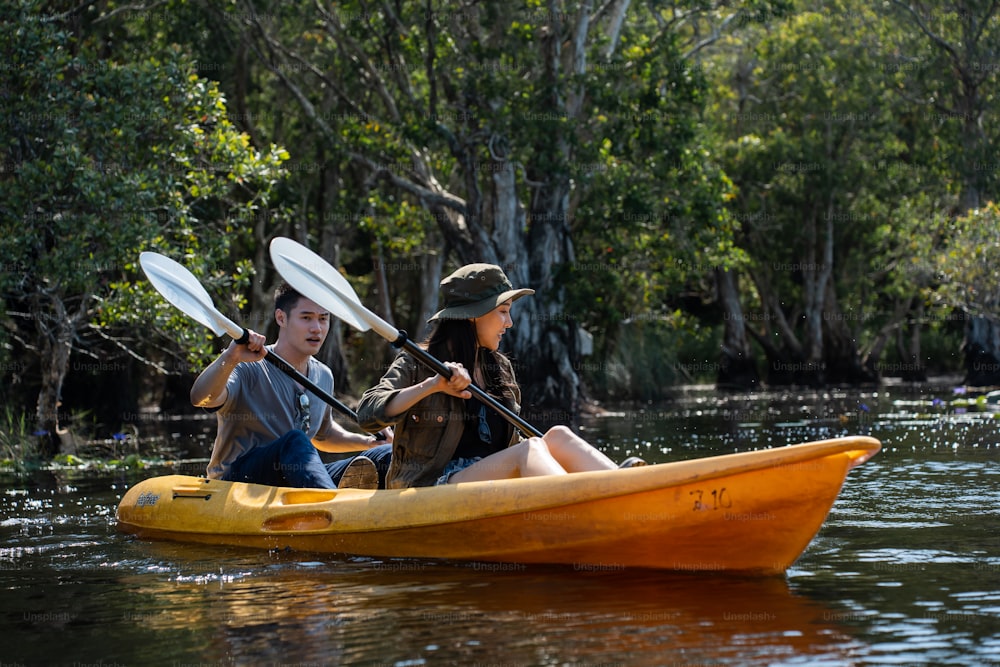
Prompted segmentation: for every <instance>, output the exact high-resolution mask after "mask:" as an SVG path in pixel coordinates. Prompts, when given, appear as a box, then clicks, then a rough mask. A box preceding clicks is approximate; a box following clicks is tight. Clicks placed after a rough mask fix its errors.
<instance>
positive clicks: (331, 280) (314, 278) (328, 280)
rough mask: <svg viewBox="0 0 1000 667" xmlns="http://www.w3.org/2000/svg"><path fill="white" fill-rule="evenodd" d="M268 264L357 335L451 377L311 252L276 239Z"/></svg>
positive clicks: (488, 399)
mask: <svg viewBox="0 0 1000 667" xmlns="http://www.w3.org/2000/svg"><path fill="white" fill-rule="evenodd" d="M271 261H272V262H274V266H275V268H277V269H278V273H280V274H281V277H282V278H284V279H285V280H286V281H288V284H289V285H291V286H292V287H294V288H295V289H296V290H297V291H298V292H299V293H300V294H302V295H303V296H305V297H306V298H308V299H312V300H313V301H315V302H316V303H317V304H319V305H321V306H322V307H323V308H326V309H327V310H329V311H330V312H331V313H332V314H333V315H334V316H336V317H337V318H338V319H341V320H343V321H344V322H347V323H348V324H350V325H351V326H352V327H354V328H355V329H357V330H358V331H368V330H369V329H374V330H375V332H376V333H377V334H378V335H380V336H382V338H385V339H386V340H387V341H389V342H390V343H392V345H393V347H397V348H398V347H402V348H403V349H404V350H406V351H407V352H409V353H410V354H412V355H413V356H414V357H416V358H417V360H418V361H420V362H421V363H422V364H424V365H425V366H427V367H428V368H430V369H431V370H433V371H434V372H436V373H439V374H440V375H441V376H442V377H446V378H450V377H451V369H450V368H448V367H447V366H445V365H444V364H443V363H442V362H440V361H438V360H437V359H435V358H434V357H433V356H432V355H431V354H430V353H429V352H428V351H427V350H425V349H424V348H422V347H420V346H419V345H417V344H416V343H414V342H413V341H412V340H410V338H409V337H408V336H407V334H406V332H405V331H403V330H402V329H397V328H395V327H394V326H392V325H391V324H389V323H388V322H386V321H385V320H383V319H382V318H380V317H379V316H378V315H376V314H375V313H373V312H371V311H370V310H368V309H367V308H365V307H364V306H363V305H361V300H360V299H359V298H358V295H357V293H356V292H355V291H354V288H352V287H351V284H350V283H349V282H347V279H346V278H344V276H342V275H340V272H339V271H337V270H336V269H335V268H333V267H332V266H330V265H329V264H328V263H327V262H326V260H324V259H323V258H322V257H320V256H319V255H317V254H316V253H314V252H313V251H312V250H309V249H308V248H306V247H305V246H304V245H302V244H300V243H297V242H295V241H293V240H291V239H288V238H282V237H278V238H275V239H274V240H272V241H271ZM469 391H470V392H472V394H473V395H474V396H475V397H476V398H478V399H479V400H480V401H482V402H483V403H485V404H486V405H488V406H490V407H491V408H493V409H494V410H496V411H497V412H498V413H500V415H501V416H502V417H503V418H504V419H506V420H507V421H508V422H510V423H511V424H513V425H514V426H516V427H517V428H519V429H521V431H522V432H523V433H527V434H530V435H534V436H541V435H542V432H541V431H539V430H538V429H537V428H535V427H534V426H532V425H531V424H529V423H528V422H526V421H524V420H523V419H521V417H520V416H518V414H517V413H515V412H513V411H512V410H510V408H508V407H507V406H505V405H503V404H502V403H500V402H498V401H497V400H496V399H495V398H493V397H492V396H490V395H489V394H487V393H486V392H485V391H483V390H482V389H480V388H479V387H477V386H476V385H474V384H470V385H469Z"/></svg>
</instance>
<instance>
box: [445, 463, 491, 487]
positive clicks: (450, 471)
mask: <svg viewBox="0 0 1000 667" xmlns="http://www.w3.org/2000/svg"><path fill="white" fill-rule="evenodd" d="M482 460H483V457H481V456H473V457H472V458H470V459H463V458H459V459H452V460H451V461H448V465H446V466H445V467H444V472H443V473H441V476H440V477H438V478H437V481H436V482H434V486H441V485H442V484H447V483H448V480H449V479H451V476H452V475H454V474H455V473H456V472H461V471H462V470H465V469H466V468H468V467H469V466H471V465H472V464H473V463H476V462H478V461H482Z"/></svg>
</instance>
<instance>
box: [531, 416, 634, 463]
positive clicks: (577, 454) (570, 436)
mask: <svg viewBox="0 0 1000 667" xmlns="http://www.w3.org/2000/svg"><path fill="white" fill-rule="evenodd" d="M542 438H543V440H545V444H546V445H548V448H549V452H550V453H551V454H552V457H553V458H554V459H555V460H556V461H558V462H559V465H560V466H562V467H563V468H564V469H565V470H566V472H586V471H588V470H611V469H612V468H617V467H618V466H617V465H616V464H615V462H614V461H612V460H611V459H609V458H608V457H607V456H605V455H604V454H602V453H601V452H600V451H598V450H597V449H596V448H595V447H593V446H592V445H590V444H589V443H588V442H587V441H586V440H584V439H583V438H581V437H580V436H578V435H577V434H576V433H573V431H571V430H569V429H568V428H566V427H565V426H553V427H552V428H550V429H549V430H548V431H547V432H546V433H545V435H544V436H542Z"/></svg>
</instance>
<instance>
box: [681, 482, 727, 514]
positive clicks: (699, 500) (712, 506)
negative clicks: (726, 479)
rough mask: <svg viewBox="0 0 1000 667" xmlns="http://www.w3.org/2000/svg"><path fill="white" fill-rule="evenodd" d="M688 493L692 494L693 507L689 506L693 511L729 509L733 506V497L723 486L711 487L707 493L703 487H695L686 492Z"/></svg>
mask: <svg viewBox="0 0 1000 667" xmlns="http://www.w3.org/2000/svg"><path fill="white" fill-rule="evenodd" d="M688 495H691V496H694V507H692V508H691V510H692V511H693V512H698V511H701V510H717V509H729V508H730V507H732V506H733V499H732V497H731V496H730V495H729V492H728V491H726V487H724V486H723V487H721V488H718V489H712V490H711V491H708V492H707V493H706V492H705V490H704V489H695V490H694V491H690V492H688Z"/></svg>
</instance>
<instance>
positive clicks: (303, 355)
mask: <svg viewBox="0 0 1000 667" xmlns="http://www.w3.org/2000/svg"><path fill="white" fill-rule="evenodd" d="M274 319H275V322H277V324H278V339H277V341H276V342H275V343H274V345H273V346H271V347H270V349H273V351H274V353H275V354H277V355H278V356H280V357H282V358H283V359H284V360H285V361H287V362H288V363H289V364H291V365H292V366H293V367H294V368H296V369H297V370H298V371H299V372H300V373H302V374H303V375H305V376H306V377H308V378H309V379H310V380H311V381H312V382H314V383H315V384H316V385H317V386H319V387H320V388H322V389H324V390H325V391H327V392H328V393H331V394H332V393H333V373H332V371H331V370H330V368H329V367H328V366H326V365H325V364H323V363H322V362H320V361H319V360H317V359H315V358H314V357H315V355H316V353H317V352H319V350H320V348H321V347H322V346H323V343H324V341H326V336H327V334H328V333H329V331H330V313H329V312H327V311H326V310H324V309H323V308H321V307H320V306H319V305H317V304H316V303H315V302H313V301H312V300H310V299H307V298H305V297H304V296H302V295H301V294H299V293H298V292H297V291H295V290H294V289H293V288H292V287H291V286H289V285H288V284H287V283H282V284H281V285H279V286H278V288H277V289H276V290H275V292H274ZM264 343H265V338H264V336H263V335H261V334H259V333H256V332H254V331H251V332H250V335H249V340H248V342H247V343H246V344H245V345H239V344H237V343H236V342H235V341H234V342H233V343H231V344H230V345H229V347H228V348H226V349H225V350H224V351H223V352H222V354H220V355H219V356H218V358H216V360H215V361H213V362H212V363H211V364H210V365H209V366H208V367H206V368H205V370H203V371H202V372H201V374H200V375H199V376H198V378H197V379H196V380H195V382H194V385H192V387H191V403H193V404H194V405H195V406H196V407H202V408H208V409H210V410H215V412H216V416H217V418H218V431H217V434H216V438H215V445H214V446H213V448H212V458H211V460H210V461H209V464H208V476H209V477H210V478H213V479H224V480H229V481H237V482H253V483H257V484H269V485H272V486H292V487H300V488H322V489H334V488H337V487H338V485H339V486H341V487H347V486H353V487H359V488H368V489H373V488H377V487H378V482H379V475H378V472H377V469H376V466H379V467H381V468H382V469H383V470H386V469H388V462H389V458H390V457H391V453H392V445H391V444H389V443H391V441H392V436H391V433H390V435H389V440H387V441H386V444H383V445H379V446H374V445H376V443H377V441H376V439H375V438H374V437H373V436H370V435H367V434H365V435H363V434H360V433H352V432H350V431H347V430H345V429H344V428H342V427H341V426H340V425H339V424H337V423H336V422H335V421H333V411H332V409H331V408H330V407H329V406H327V405H326V404H325V403H322V402H321V400H320V399H319V398H318V397H316V396H312V395H311V394H310V393H309V391H308V390H307V389H304V388H303V387H302V386H300V385H299V383H298V382H296V381H295V380H293V379H292V378H290V377H288V376H287V375H285V374H284V373H282V372H280V371H279V370H278V369H277V368H275V367H274V366H272V365H271V364H270V363H268V362H266V361H265V360H264V356H265V355H266V354H267V353H268V349H269V348H268V347H267V346H265V344H264ZM366 448H368V449H367V451H365V452H364V453H363V454H362V455H360V456H357V457H354V458H350V459H344V460H341V461H336V462H333V463H330V464H324V463H323V460H322V459H321V458H320V455H319V452H318V451H317V450H322V451H324V452H333V453H339V452H355V451H361V450H365V449H366ZM383 478H384V473H383Z"/></svg>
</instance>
